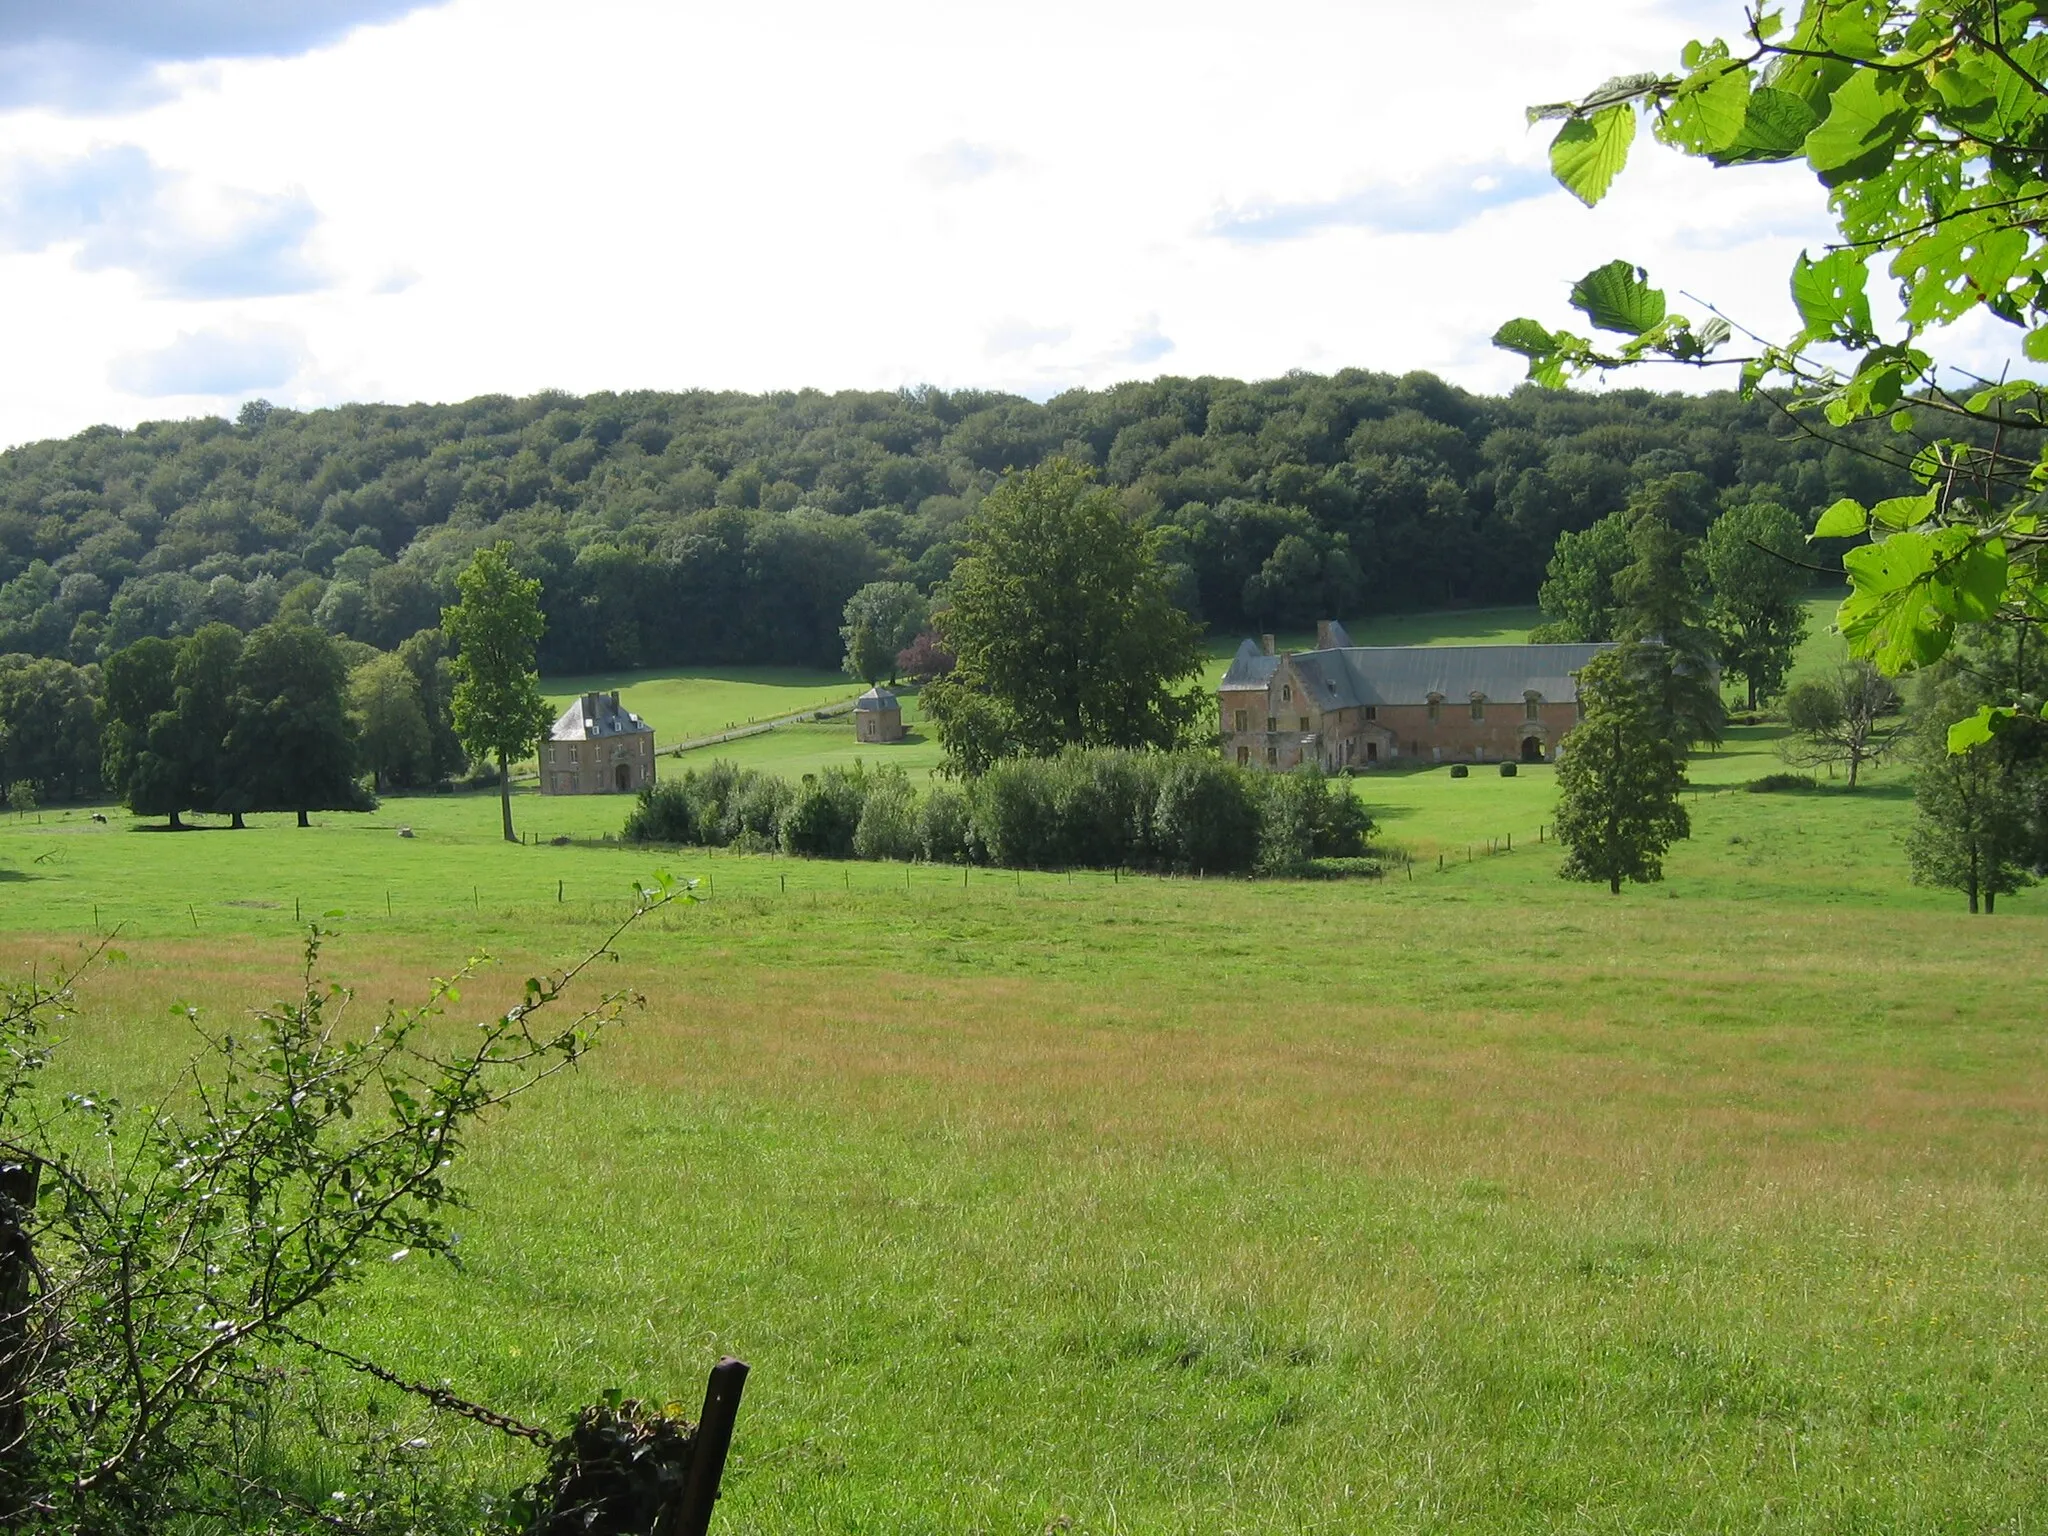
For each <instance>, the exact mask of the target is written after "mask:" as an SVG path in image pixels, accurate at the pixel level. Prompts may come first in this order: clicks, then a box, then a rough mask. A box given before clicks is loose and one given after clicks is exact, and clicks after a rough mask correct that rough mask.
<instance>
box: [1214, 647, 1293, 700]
mask: <svg viewBox="0 0 2048 1536" xmlns="http://www.w3.org/2000/svg"><path fill="white" fill-rule="evenodd" d="M1279 667H1280V658H1279V657H1278V656H1268V655H1267V654H1266V653H1265V652H1264V651H1263V650H1261V649H1260V648H1259V642H1258V641H1256V640H1247V641H1245V643H1244V644H1243V645H1240V646H1239V647H1238V648H1237V654H1236V655H1235V656H1233V657H1232V658H1231V659H1230V670H1229V671H1228V672H1226V673H1224V674H1223V681H1222V683H1221V684H1220V685H1219V686H1220V687H1221V688H1222V690H1223V691H1224V692H1225V693H1235V692H1238V691H1239V690H1241V689H1253V688H1255V689H1257V690H1259V691H1260V692H1261V693H1263V692H1264V691H1265V688H1266V684H1268V683H1270V682H1271V681H1272V680H1273V674H1274V672H1276V671H1278V670H1279Z"/></svg>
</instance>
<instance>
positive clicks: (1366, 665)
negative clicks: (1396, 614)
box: [1223, 640, 1613, 709]
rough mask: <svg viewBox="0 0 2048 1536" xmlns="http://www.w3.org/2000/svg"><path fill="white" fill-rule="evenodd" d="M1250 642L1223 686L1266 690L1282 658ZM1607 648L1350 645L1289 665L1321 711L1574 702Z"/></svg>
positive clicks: (1300, 656)
mask: <svg viewBox="0 0 2048 1536" xmlns="http://www.w3.org/2000/svg"><path fill="white" fill-rule="evenodd" d="M1258 649H1259V648H1258V645H1257V643H1256V642H1254V641H1250V640H1247V641H1246V642H1245V643H1244V645H1243V646H1240V647H1239V648H1238V652H1237V658H1236V660H1234V661H1233V662H1231V664H1230V671H1229V672H1227V673H1225V674H1224V678H1223V688H1224V689H1226V690H1231V691H1235V690H1237V689H1240V688H1259V689H1263V688H1265V687H1266V685H1267V684H1268V683H1269V682H1270V681H1271V679H1272V676H1273V673H1274V670H1275V669H1276V668H1277V667H1278V666H1279V664H1280V663H1279V658H1277V657H1273V656H1261V655H1259V654H1258ZM1612 649H1613V647H1612V646H1611V645H1354V646H1348V647H1346V648H1344V649H1342V650H1329V651H1296V652H1294V653H1293V654H1292V655H1290V656H1289V657H1288V658H1287V660H1288V664H1289V665H1290V666H1291V667H1292V668H1293V670H1294V675H1295V676H1296V677H1298V678H1299V679H1300V680H1301V685H1302V687H1303V688H1304V689H1306V690H1308V693H1309V696H1310V697H1311V698H1313V699H1314V700H1315V702H1316V703H1317V704H1318V705H1319V706H1321V707H1322V708H1324V709H1351V708H1354V707H1356V706H1359V705H1365V704H1371V705H1380V704H1426V703H1428V702H1429V698H1430V695H1431V694H1435V695H1436V696H1437V697H1439V698H1441V699H1446V700H1450V701H1453V702H1460V703H1462V702H1464V701H1466V700H1468V699H1471V698H1473V697H1474V696H1475V695H1476V696H1478V697H1480V698H1484V699H1492V700H1494V701H1496V702H1501V701H1507V700H1517V699H1520V698H1521V697H1522V696H1523V695H1524V694H1527V693H1531V692H1533V693H1536V694H1538V695H1540V696H1541V697H1542V698H1543V699H1544V700H1545V701H1546V702H1548V703H1552V704H1569V703H1571V702H1573V701H1574V700H1576V699H1577V698H1578V696H1579V689H1578V683H1577V680H1576V679H1575V677H1574V676H1573V674H1574V673H1576V672H1577V671H1578V670H1579V669H1580V668H1581V667H1583V666H1585V664H1586V663H1587V662H1589V661H1591V660H1592V659H1593V658H1594V657H1595V656H1598V655H1599V654H1600V653H1601V652H1602V651H1607V650H1612Z"/></svg>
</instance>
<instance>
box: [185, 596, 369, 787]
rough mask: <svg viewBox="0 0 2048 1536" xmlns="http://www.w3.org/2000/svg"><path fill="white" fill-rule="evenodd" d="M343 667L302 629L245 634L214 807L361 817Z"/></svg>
mask: <svg viewBox="0 0 2048 1536" xmlns="http://www.w3.org/2000/svg"><path fill="white" fill-rule="evenodd" d="M347 685H348V666H347V664H346V663H345V662H344V661H343V660H342V656H341V652H340V650H339V649H338V648H337V647H336V646H335V643H334V642H333V641H332V640H331V639H329V638H328V637H327V636H326V635H324V634H322V633H321V632H320V631H319V630H317V629H314V628H313V627H312V626H311V625H307V624H294V623H283V622H279V623H272V624H265V625H264V626H263V627H262V628H260V629H258V630H256V631H254V632H253V633H251V634H250V636H249V638H248V641H247V642H246V643H245V644H244V645H243V647H242V654H241V657H240V658H239V660H237V662H236V663H235V691H234V698H233V706H232V707H233V720H234V723H233V724H232V725H231V726H230V728H229V730H228V736H227V751H226V754H225V756H226V766H225V769H224V778H225V780H226V783H227V786H228V787H227V791H226V797H225V800H224V803H223V804H222V806H221V809H224V810H229V811H233V812H237V813H240V812H246V811H295V812H297V813H298V818H299V825H300V826H302V827H303V826H306V825H308V822H307V813H308V812H310V811H364V810H368V809H370V806H371V804H372V802H371V800H370V798H369V797H368V796H367V795H365V794H364V793H363V787H362V785H360V784H358V783H357V782H356V776H355V740H354V736H353V734H352V732H351V731H350V729H349V720H348V699H347Z"/></svg>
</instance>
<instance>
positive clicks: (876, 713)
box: [853, 685, 903, 742]
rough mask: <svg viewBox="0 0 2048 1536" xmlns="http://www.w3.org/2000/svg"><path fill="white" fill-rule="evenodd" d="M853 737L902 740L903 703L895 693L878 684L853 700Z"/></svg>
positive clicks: (879, 740)
mask: <svg viewBox="0 0 2048 1536" xmlns="http://www.w3.org/2000/svg"><path fill="white" fill-rule="evenodd" d="M853 739H854V740H855V741H874V742H890V741H901V740H903V705H902V704H901V703H899V702H898V701H897V698H896V695H895V694H893V693H891V692H890V691H889V690H888V689H886V688H883V687H881V686H879V685H878V686H876V687H873V688H870V689H869V690H868V691H867V692H866V693H864V694H862V695H861V696H860V697H859V698H857V699H855V700H854V701H853Z"/></svg>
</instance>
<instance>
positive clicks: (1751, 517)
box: [1700, 501, 1808, 709]
mask: <svg viewBox="0 0 2048 1536" xmlns="http://www.w3.org/2000/svg"><path fill="white" fill-rule="evenodd" d="M1805 547H1806V538H1805V530H1804V528H1803V527H1801V525H1800V522H1799V519H1798V518H1796V517H1794V516H1793V515H1792V514H1791V513H1790V512H1788V511H1786V510H1785V509H1784V508H1783V507H1781V506H1779V505H1778V504H1777V503H1776V502H1772V501H1752V502H1747V503H1745V504H1744V505H1742V506H1739V507H1730V508H1729V509H1728V510H1727V511H1726V512H1723V513H1722V514H1721V515H1720V517H1718V518H1717V519H1715V521H1714V522H1713V523H1712V524H1711V525H1710V526H1709V527H1708V529H1707V536H1706V537H1705V538H1704V539H1702V540H1701V541H1700V566H1701V568H1702V569H1703V570H1704V571H1705V572H1706V577H1707V587H1708V589H1709V591H1710V592H1711V593H1712V594H1713V595H1712V597H1711V599H1710V600H1709V602H1708V606H1707V625H1708V627H1709V628H1710V629H1712V630H1713V632H1714V637H1715V639H1716V640H1717V641H1718V642H1719V645H1720V651H1721V663H1722V665H1723V666H1725V667H1726V668H1727V669H1728V670H1729V671H1730V672H1733V673H1735V674H1736V675H1737V676H1739V677H1740V678H1741V679H1742V680H1743V683H1744V684H1745V685H1746V686H1747V688H1748V690H1749V707H1750V708H1751V709H1755V708H1756V707H1757V706H1758V705H1759V704H1761V703H1762V702H1764V701H1765V700H1767V699H1771V698H1774V697H1776V696H1777V693H1778V690H1779V689H1780V688H1782V687H1783V686H1784V684H1785V673H1786V672H1787V671H1788V670H1789V669H1790V668H1791V665H1792V656H1793V653H1794V652H1795V651H1797V650H1798V649H1799V642H1800V641H1801V640H1804V639H1805V638H1806V603H1805V598H1806V593H1807V589H1808V584H1807V574H1806V572H1805V570H1804V569H1803V568H1802V567H1803V565H1804V555H1803V552H1804V550H1805Z"/></svg>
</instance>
